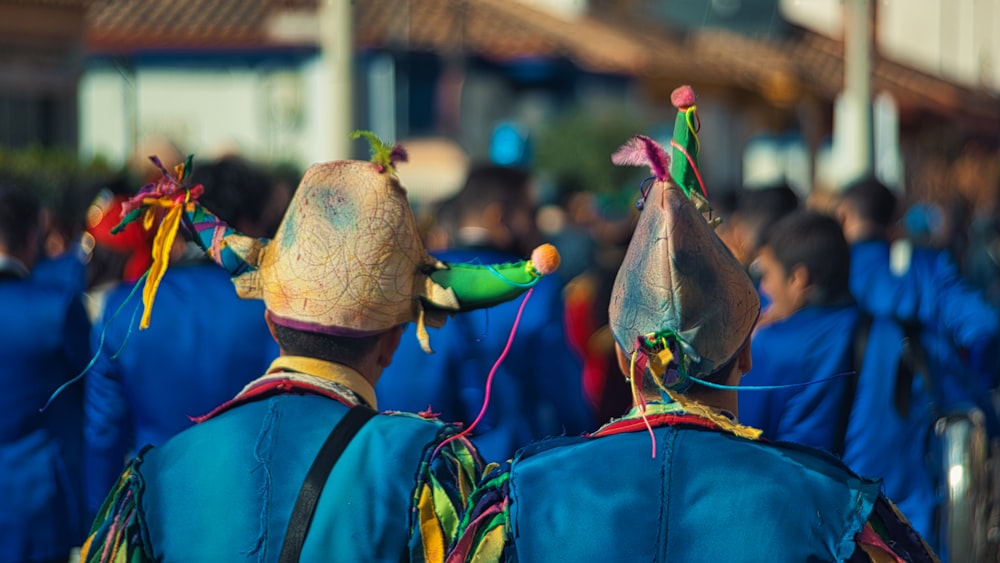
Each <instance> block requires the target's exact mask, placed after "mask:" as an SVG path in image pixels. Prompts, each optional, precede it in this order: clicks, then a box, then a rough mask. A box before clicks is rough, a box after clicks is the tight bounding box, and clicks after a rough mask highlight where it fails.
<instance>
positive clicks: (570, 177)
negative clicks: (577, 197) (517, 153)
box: [535, 108, 649, 206]
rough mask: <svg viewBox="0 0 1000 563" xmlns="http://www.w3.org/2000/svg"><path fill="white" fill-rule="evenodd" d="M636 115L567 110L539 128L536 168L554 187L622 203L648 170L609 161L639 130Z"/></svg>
mask: <svg viewBox="0 0 1000 563" xmlns="http://www.w3.org/2000/svg"><path fill="white" fill-rule="evenodd" d="M642 132H643V127H642V125H641V124H640V123H639V121H638V119H636V118H632V117H629V116H627V115H622V114H620V113H611V112H605V113H594V112H592V111H587V110H585V109H582V108H578V109H574V110H571V111H569V112H567V113H565V114H563V115H561V116H560V117H558V118H557V119H555V120H553V121H552V122H550V124H549V126H548V127H547V128H546V129H544V130H542V131H540V132H539V138H538V140H539V142H538V143H537V144H536V145H535V158H536V167H537V169H538V171H539V172H541V173H544V174H546V175H548V176H550V177H551V178H553V179H554V181H555V182H557V183H558V184H559V186H560V189H563V190H568V189H577V190H584V191H589V192H593V193H596V194H598V195H600V196H602V198H603V199H605V200H609V201H614V202H615V205H616V206H617V205H623V206H628V205H629V203H628V202H630V201H631V200H634V196H636V195H638V186H639V183H640V182H641V181H642V179H643V178H645V177H646V176H648V175H649V174H648V170H642V169H639V168H633V167H621V166H615V165H614V164H612V163H611V154H612V153H614V152H615V151H616V150H617V149H618V147H620V146H622V145H623V144H624V143H625V142H626V141H627V140H628V139H629V138H631V137H632V136H633V135H635V134H637V133H642Z"/></svg>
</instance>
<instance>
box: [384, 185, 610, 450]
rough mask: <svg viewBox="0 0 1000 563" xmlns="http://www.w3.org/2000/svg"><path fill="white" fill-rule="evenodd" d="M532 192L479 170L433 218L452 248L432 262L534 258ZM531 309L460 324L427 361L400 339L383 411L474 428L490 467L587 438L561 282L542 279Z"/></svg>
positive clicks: (507, 308) (463, 319)
mask: <svg viewBox="0 0 1000 563" xmlns="http://www.w3.org/2000/svg"><path fill="white" fill-rule="evenodd" d="M530 183H531V177H530V175H529V174H528V173H527V172H525V171H523V170H520V169H516V168H511V167H505V166H497V165H478V166H474V167H473V168H472V169H471V170H470V172H469V174H468V177H467V179H466V182H465V185H464V186H463V187H462V189H461V190H460V191H459V192H458V194H456V195H455V196H453V197H452V198H451V199H450V200H447V201H445V202H444V203H443V204H442V205H441V208H440V210H439V212H438V213H437V214H436V217H437V225H436V227H435V228H436V229H437V230H439V231H441V232H442V234H443V236H442V237H441V239H442V240H447V241H449V243H450V244H449V245H448V246H449V248H446V249H443V250H433V249H432V250H431V254H432V255H433V256H434V257H435V258H438V259H440V260H443V261H445V262H472V263H479V264H493V263H504V262H513V261H516V260H518V259H519V258H518V256H522V255H524V254H526V253H527V252H530V249H531V248H532V247H533V246H534V244H535V243H536V242H537V239H538V236H539V235H538V232H537V230H536V229H535V227H534V211H535V205H534V204H533V203H532V195H531V193H530ZM525 299H527V302H526V303H525V304H524V307H523V311H522V307H521V305H522V303H521V302H520V301H511V302H508V303H503V304H500V305H498V306H496V307H493V308H490V309H488V310H482V311H475V312H470V313H467V314H465V315H461V316H459V317H456V318H455V319H454V320H453V321H452V322H449V323H448V324H447V325H445V326H444V327H442V328H440V329H438V330H436V331H434V353H433V354H431V355H427V353H426V352H424V351H423V350H422V349H421V348H420V346H418V344H417V341H416V340H415V339H412V338H404V339H403V342H402V344H400V348H399V350H398V351H397V352H396V355H397V358H398V361H396V362H395V363H394V364H393V365H392V366H389V367H388V368H387V369H386V370H385V373H383V375H382V379H380V380H379V385H378V388H377V390H378V392H379V396H380V397H381V398H382V405H383V406H384V407H385V408H387V409H389V410H401V411H407V412H419V411H425V410H428V409H430V411H431V412H434V413H437V414H438V415H439V416H440V417H441V418H442V419H443V420H449V421H454V422H462V423H464V424H465V425H471V424H472V423H473V422H475V421H477V420H478V422H477V423H476V426H475V428H473V430H472V433H471V439H472V441H473V443H475V444H476V446H477V447H478V448H479V451H480V453H482V455H483V457H484V458H485V459H487V460H494V461H495V460H502V459H507V458H509V457H510V456H512V455H513V454H514V452H515V451H516V450H517V448H519V447H521V446H524V445H527V444H528V443H529V442H531V441H532V440H537V439H540V438H546V437H549V436H561V435H576V434H580V433H582V432H584V431H586V430H587V429H589V428H591V426H592V419H593V416H592V414H591V411H590V407H589V406H588V403H587V402H586V400H585V398H584V393H583V368H582V362H581V358H579V357H578V356H577V355H576V353H575V351H574V350H573V349H572V348H571V347H570V345H569V341H568V336H567V332H566V324H565V315H566V312H565V302H564V300H563V295H562V285H561V284H560V283H559V280H558V279H557V278H556V277H551V278H545V279H542V280H541V281H540V282H539V283H538V284H537V285H535V286H534V287H533V288H532V290H531V294H530V296H529V297H526V298H525ZM515 325H516V332H513V334H512V331H513V329H514V327H515ZM408 330H413V329H412V328H410V329H408ZM508 341H509V343H508ZM505 349H506V353H505ZM499 360H502V363H500V364H499V367H498V368H497V369H496V370H494V369H493V368H494V364H496V363H497V362H498V361H499ZM415 366H418V367H415ZM491 373H492V374H493V376H492V378H490V377H489V376H490V375H491ZM488 384H491V385H490V386H489V387H488ZM487 392H489V394H488V396H487ZM487 398H488V404H487ZM484 405H486V407H485V408H486V410H485V411H483V408H484ZM480 412H482V416H481V417H480Z"/></svg>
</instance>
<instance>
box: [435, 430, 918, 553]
mask: <svg viewBox="0 0 1000 563" xmlns="http://www.w3.org/2000/svg"><path fill="white" fill-rule="evenodd" d="M671 417H673V418H674V419H675V420H673V421H671V422H669V423H664V422H663V418H664V415H660V417H659V418H653V419H651V423H652V426H653V435H654V436H655V443H656V455H655V457H654V456H653V455H651V454H652V451H651V450H652V445H653V444H652V441H651V437H650V434H649V432H648V431H647V430H646V428H645V425H644V424H643V423H642V422H641V420H635V419H632V420H625V421H622V422H623V423H624V424H625V425H626V426H628V425H631V426H630V427H629V428H627V429H626V430H624V431H621V432H616V431H614V429H613V427H614V423H613V424H612V426H611V427H610V430H611V432H610V433H608V434H606V435H600V436H596V437H590V438H563V439H553V440H546V441H543V442H540V443H537V444H535V445H533V446H530V447H528V448H525V449H523V450H522V451H521V452H520V453H519V455H518V456H517V457H516V458H515V459H514V461H513V462H512V463H511V464H510V466H509V469H508V470H507V471H506V472H503V471H501V472H498V473H494V474H492V475H491V476H489V477H487V479H486V480H484V483H483V485H482V486H481V487H480V489H479V490H478V491H477V493H475V494H474V495H473V498H472V500H470V506H475V507H476V508H475V509H474V510H473V511H471V512H470V514H469V515H468V516H467V517H466V518H465V519H464V520H463V532H462V533H460V539H459V540H458V542H456V544H455V545H454V546H453V552H452V554H451V559H449V560H450V561H461V560H477V561H490V560H496V561H521V562H527V561H602V562H615V561H621V562H631V561H654V562H655V561H662V562H667V561H670V562H675V561H680V562H701V561H739V562H741V563H754V562H761V563H764V562H773V561H789V562H791V561H802V562H805V561H854V560H857V561H867V558H862V556H863V551H862V550H861V549H860V548H859V546H860V544H861V543H862V542H863V540H862V537H865V536H866V535H867V537H870V538H874V537H875V536H877V535H878V534H880V533H885V534H887V537H888V538H889V540H887V542H886V543H889V541H891V542H892V543H890V545H893V546H894V548H896V549H897V550H898V551H897V553H898V554H901V555H903V560H904V561H933V560H934V558H933V555H931V554H930V553H929V551H927V549H926V546H925V545H924V544H923V542H922V541H920V539H919V536H917V535H916V534H915V533H913V531H912V529H910V528H909V526H907V525H906V524H905V523H904V522H903V521H902V520H901V519H899V517H898V513H897V512H896V511H895V510H894V509H893V507H892V505H891V504H890V503H888V501H886V500H885V498H884V497H882V496H881V495H880V494H879V483H878V482H877V481H872V480H867V479H863V478H860V477H858V476H856V475H854V474H853V473H851V472H850V471H849V470H848V469H847V468H846V467H845V466H844V465H843V464H841V463H840V462H838V461H837V460H836V459H834V458H833V457H832V456H830V455H828V454H825V453H823V452H820V451H818V450H813V449H811V448H807V447H804V446H798V445H794V444H784V443H782V444H774V443H766V442H761V441H753V440H748V439H744V438H740V437H737V436H735V435H732V434H730V433H727V432H724V431H721V430H719V429H717V428H713V427H711V423H707V424H706V422H707V421H705V419H700V418H698V417H693V416H690V415H665V418H671ZM607 430H609V427H605V429H604V430H602V432H605V431H607ZM876 518H877V519H878V521H879V526H877V527H876V526H869V525H868V524H869V523H870V522H871V521H873V520H874V519H876ZM500 528H502V530H503V531H502V532H499V533H500V534H501V535H500V536H499V537H498V536H497V534H498V532H497V530H498V529H500ZM876 529H879V530H880V531H879V532H876V531H875V530H876ZM501 540H502V545H503V548H502V549H501V550H497V549H496V547H495V546H497V545H500V544H501ZM855 557H858V558H857V559H854V558H855Z"/></svg>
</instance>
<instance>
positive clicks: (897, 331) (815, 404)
mask: <svg viewBox="0 0 1000 563" xmlns="http://www.w3.org/2000/svg"><path fill="white" fill-rule="evenodd" d="M757 267H758V268H759V270H760V273H761V288H762V289H763V290H764V292H765V293H767V294H768V295H769V296H770V297H771V298H772V304H771V308H772V309H773V311H772V318H774V319H779V320H776V321H773V322H772V323H771V324H768V325H765V326H759V327H758V329H757V330H756V331H755V332H754V335H753V339H752V343H751V351H752V355H753V360H754V361H753V369H751V370H750V371H749V372H748V373H747V374H746V375H744V377H743V380H742V382H741V386H743V387H744V389H747V388H752V387H754V386H759V387H765V388H766V389H760V390H752V389H747V390H744V391H743V392H741V393H740V420H741V421H742V422H743V423H744V424H747V425H750V426H753V427H756V428H759V429H761V430H762V431H763V435H762V436H763V437H764V438H767V439H769V440H775V441H787V442H796V443H800V444H805V445H808V446H813V447H816V448H820V449H823V450H826V451H827V452H830V453H832V454H834V455H836V456H838V457H841V458H842V459H843V460H844V462H845V463H846V464H847V465H848V466H849V467H851V469H853V470H854V471H855V472H856V473H858V474H859V475H865V476H869V477H879V478H881V479H882V480H883V485H884V487H885V493H886V495H887V496H888V497H889V498H890V499H892V500H893V502H894V503H896V506H897V507H899V509H900V511H901V512H902V513H903V515H904V516H906V518H907V519H908V520H909V521H910V523H911V524H912V525H913V527H914V528H915V529H916V530H917V531H919V532H920V534H921V535H922V536H923V537H924V538H925V539H927V540H928V542H929V543H930V544H931V545H932V546H933V545H937V543H936V537H937V530H936V522H937V509H938V505H939V501H938V498H937V494H936V491H935V487H936V485H937V483H936V481H935V475H936V474H937V471H935V470H934V469H933V468H932V467H931V466H930V455H931V451H932V449H933V443H932V427H933V424H934V420H933V418H932V417H931V415H930V411H929V397H928V394H927V392H926V390H925V389H924V388H923V387H922V385H921V383H922V382H920V381H917V382H915V384H914V385H913V386H912V387H913V388H912V389H911V391H910V394H909V398H908V400H907V404H906V405H905V406H903V407H900V406H899V405H897V404H896V394H895V388H896V385H897V379H898V374H899V362H900V358H901V356H902V354H903V348H902V346H901V343H902V342H903V338H902V327H900V326H899V325H898V323H895V322H893V321H892V320H890V319H881V318H880V319H872V318H871V317H870V316H868V315H866V314H865V313H863V312H862V311H861V310H860V309H859V308H858V307H857V304H856V303H855V302H854V299H853V298H852V297H851V295H850V290H849V288H848V280H849V276H850V274H849V272H850V249H849V247H848V245H847V241H846V240H845V239H844V235H843V233H842V232H841V228H840V224H839V223H838V222H837V221H836V220H835V219H834V218H833V217H831V216H829V215H826V214H823V213H819V212H816V211H799V212H796V213H794V214H792V215H790V216H788V217H786V218H785V219H782V220H781V221H779V222H778V223H776V224H775V225H774V226H773V227H772V228H771V229H770V230H769V231H768V233H767V235H766V237H765V239H764V243H763V247H762V249H761V252H760V256H759V257H758V261H757Z"/></svg>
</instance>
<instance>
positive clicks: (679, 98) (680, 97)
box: [670, 84, 695, 109]
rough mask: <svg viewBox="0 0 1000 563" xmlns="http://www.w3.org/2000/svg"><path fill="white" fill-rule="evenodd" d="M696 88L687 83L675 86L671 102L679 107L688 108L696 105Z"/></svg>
mask: <svg viewBox="0 0 1000 563" xmlns="http://www.w3.org/2000/svg"><path fill="white" fill-rule="evenodd" d="M694 99H695V94H694V88H692V87H690V86H688V85H687V84H685V85H684V86H678V87H677V88H674V91H673V92H671V93H670V103H671V104H673V105H674V107H675V108H677V109H687V108H689V107H691V106H693V105H694Z"/></svg>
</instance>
